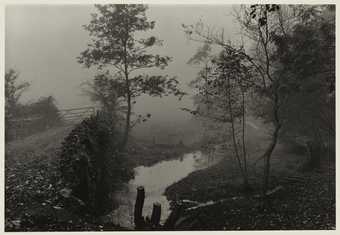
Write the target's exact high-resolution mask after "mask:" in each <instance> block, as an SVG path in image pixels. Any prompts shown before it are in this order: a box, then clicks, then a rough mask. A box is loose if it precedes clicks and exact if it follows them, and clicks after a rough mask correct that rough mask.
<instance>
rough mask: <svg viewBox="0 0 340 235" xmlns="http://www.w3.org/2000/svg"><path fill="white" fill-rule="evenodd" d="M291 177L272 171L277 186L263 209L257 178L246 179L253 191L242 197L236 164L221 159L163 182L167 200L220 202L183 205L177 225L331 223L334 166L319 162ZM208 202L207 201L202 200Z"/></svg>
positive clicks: (315, 226)
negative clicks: (314, 167)
mask: <svg viewBox="0 0 340 235" xmlns="http://www.w3.org/2000/svg"><path fill="white" fill-rule="evenodd" d="M294 177H295V178H291V180H289V177H283V176H282V175H275V174H274V176H273V177H272V179H271V182H272V187H275V186H278V185H280V186H282V188H283V189H282V190H280V192H279V193H276V194H273V196H271V197H270V203H269V206H268V207H267V208H266V209H265V210H263V208H262V203H261V200H260V199H259V198H258V197H257V195H258V194H259V193H260V190H259V189H260V185H259V182H260V181H259V180H260V179H252V181H251V182H252V186H253V187H254V191H253V192H252V193H251V194H250V195H249V197H245V196H244V194H243V193H242V187H241V181H240V177H239V175H237V172H236V169H235V168H234V167H231V166H230V165H228V161H223V162H221V163H219V164H218V165H215V166H212V167H210V168H207V169H203V170H200V171H197V172H193V173H191V174H190V175H189V176H188V177H186V178H184V179H183V180H181V181H179V182H177V183H175V184H173V185H171V186H169V187H168V188H167V189H166V192H165V195H166V196H167V197H168V199H170V200H174V199H175V198H176V197H177V198H180V199H186V200H193V201H198V202H211V201H214V202H217V201H219V200H223V201H222V202H217V203H212V205H209V206H205V207H201V208H198V209H195V210H190V211H186V212H185V213H184V214H183V217H184V219H183V221H182V222H181V223H180V225H179V226H178V228H177V229H178V230H267V229H270V230H281V229H284V230H285V229H287V230H296V229H300V230H301V229H334V228H335V180H334V179H335V170H334V169H332V168H329V166H327V165H326V166H324V167H323V168H322V169H321V170H319V171H318V172H297V173H296V174H295V175H294ZM208 204H209V203H208Z"/></svg>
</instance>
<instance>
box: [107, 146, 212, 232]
mask: <svg viewBox="0 0 340 235" xmlns="http://www.w3.org/2000/svg"><path fill="white" fill-rule="evenodd" d="M208 165H211V162H210V163H209V162H208V157H206V155H204V154H202V152H200V151H197V152H193V153H188V154H184V155H183V156H182V157H181V158H179V159H176V160H170V161H162V162H160V163H158V164H155V165H153V166H150V167H145V166H139V167H136V168H135V169H134V170H135V178H134V179H132V180H131V181H130V182H129V183H128V184H127V185H126V187H125V188H124V189H123V190H122V191H120V192H119V193H117V194H116V200H117V202H118V203H119V204H120V206H119V208H118V209H117V210H115V211H114V212H113V220H114V223H116V224H120V225H121V226H123V227H129V228H132V227H133V209H134V203H135V200H136V194H137V192H136V188H137V187H138V186H144V188H145V202H144V210H143V216H149V217H151V212H152V206H153V203H154V202H159V203H160V204H161V205H162V215H161V222H164V221H165V219H166V218H167V217H168V216H169V214H170V202H169V201H168V200H167V199H166V197H165V196H164V195H163V193H164V191H165V189H166V188H167V187H168V186H170V185H171V184H173V183H175V182H177V181H179V180H181V179H183V178H184V177H186V176H187V175H189V174H190V173H191V172H193V171H196V170H199V169H203V168H205V167H207V166H208Z"/></svg>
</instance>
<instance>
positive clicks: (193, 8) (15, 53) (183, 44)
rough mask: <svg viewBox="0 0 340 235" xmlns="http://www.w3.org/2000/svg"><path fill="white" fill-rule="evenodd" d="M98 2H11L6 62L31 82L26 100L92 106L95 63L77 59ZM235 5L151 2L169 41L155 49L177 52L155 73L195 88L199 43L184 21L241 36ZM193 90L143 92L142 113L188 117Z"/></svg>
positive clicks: (161, 35) (157, 31) (152, 15)
mask: <svg viewBox="0 0 340 235" xmlns="http://www.w3.org/2000/svg"><path fill="white" fill-rule="evenodd" d="M95 12H96V9H95V8H94V6H93V5H10V6H7V7H6V16H5V22H6V23H5V24H6V25H5V26H6V28H5V67H6V70H8V69H10V68H13V69H15V70H16V71H18V72H19V77H20V80H22V81H28V82H30V83H31V86H30V88H29V90H28V91H27V92H26V93H24V94H23V96H22V99H21V102H23V103H25V102H34V101H36V100H37V99H38V98H39V97H42V96H49V95H52V96H53V97H54V98H55V99H56V103H57V106H58V107H59V108H60V109H64V108H77V107H83V106H90V105H92V103H91V101H90V99H89V97H87V96H86V95H84V93H83V92H82V86H81V84H83V83H84V82H86V81H90V80H91V79H93V77H94V75H95V74H96V70H95V68H91V69H87V68H84V67H83V66H82V65H81V64H79V63H78V62H77V59H76V58H77V56H79V54H80V52H82V51H84V50H85V49H86V45H87V43H89V40H90V38H89V35H88V32H87V31H86V30H84V28H83V27H82V25H85V24H88V23H89V21H90V19H91V13H95ZM232 13H233V6H231V5H149V9H148V10H147V16H148V18H149V19H150V20H154V21H156V27H155V28H154V29H153V30H152V31H150V32H148V34H149V35H154V36H157V37H158V38H159V39H161V40H163V46H162V47H159V48H155V49H153V51H154V52H156V53H159V54H163V55H168V56H171V57H172V60H173V61H172V62H171V63H170V64H169V66H168V67H167V68H166V69H164V70H153V71H152V73H154V74H157V73H158V74H168V75H170V76H177V78H178V80H179V81H180V83H181V87H182V89H184V90H185V91H187V92H189V93H192V90H190V88H188V86H187V84H188V83H189V82H190V81H191V80H193V79H194V78H195V76H196V75H197V73H198V71H199V67H198V66H191V65H188V64H187V62H188V60H189V59H190V58H191V57H192V56H193V55H194V54H195V52H196V50H197V48H198V47H199V46H201V45H200V44H199V43H196V42H193V41H190V40H188V39H187V37H186V35H185V33H184V31H183V28H182V26H181V25H182V24H195V23H196V22H198V21H199V20H202V21H203V22H204V23H205V24H206V25H209V26H210V27H215V28H216V29H219V28H224V32H225V38H226V39H230V40H239V38H240V36H239V34H238V32H239V28H238V24H237V23H236V22H235V19H234V17H233V15H232ZM191 106H192V99H191V96H190V95H188V96H187V97H185V98H184V99H183V100H182V101H178V99H177V98H176V97H164V98H155V97H148V96H142V97H140V98H138V100H137V103H136V105H135V107H134V111H135V112H136V113H142V114H145V113H151V114H152V116H153V119H156V120H157V119H158V120H167V119H169V118H173V119H181V118H188V114H187V113H185V112H184V111H182V110H180V108H181V107H191Z"/></svg>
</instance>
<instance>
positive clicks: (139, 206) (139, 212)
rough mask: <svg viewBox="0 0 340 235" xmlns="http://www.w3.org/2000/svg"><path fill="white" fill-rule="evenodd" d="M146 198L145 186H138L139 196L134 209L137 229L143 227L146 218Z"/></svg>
mask: <svg viewBox="0 0 340 235" xmlns="http://www.w3.org/2000/svg"><path fill="white" fill-rule="evenodd" d="M144 199H145V190H144V187H143V186H139V187H138V188H137V197H136V204H135V211H134V222H135V227H136V229H140V228H143V226H144V218H143V206H144Z"/></svg>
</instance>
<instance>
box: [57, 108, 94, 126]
mask: <svg viewBox="0 0 340 235" xmlns="http://www.w3.org/2000/svg"><path fill="white" fill-rule="evenodd" d="M95 112H96V108H95V107H94V106H88V107H81V108H72V109H61V110H59V115H60V117H61V118H62V120H63V121H64V122H66V123H67V124H73V123H77V122H80V121H82V120H83V119H85V118H87V117H90V116H91V115H94V114H95Z"/></svg>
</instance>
